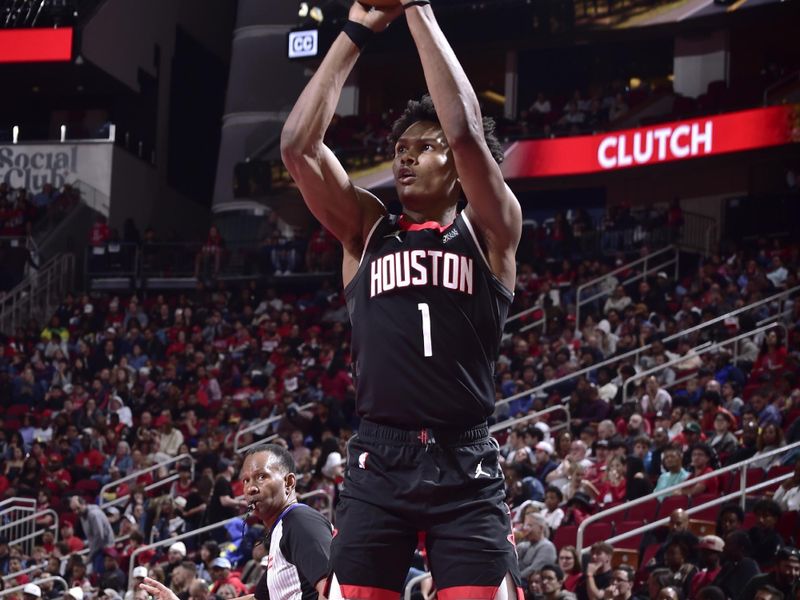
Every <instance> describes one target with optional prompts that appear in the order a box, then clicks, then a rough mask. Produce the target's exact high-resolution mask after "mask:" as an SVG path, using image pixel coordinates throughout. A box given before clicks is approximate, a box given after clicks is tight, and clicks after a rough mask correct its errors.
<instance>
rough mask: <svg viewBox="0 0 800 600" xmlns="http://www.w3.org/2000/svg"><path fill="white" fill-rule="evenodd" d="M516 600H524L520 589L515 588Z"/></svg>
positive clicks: (523, 594)
mask: <svg viewBox="0 0 800 600" xmlns="http://www.w3.org/2000/svg"><path fill="white" fill-rule="evenodd" d="M517 600H525V593H524V592H523V591H522V588H521V587H518V588H517Z"/></svg>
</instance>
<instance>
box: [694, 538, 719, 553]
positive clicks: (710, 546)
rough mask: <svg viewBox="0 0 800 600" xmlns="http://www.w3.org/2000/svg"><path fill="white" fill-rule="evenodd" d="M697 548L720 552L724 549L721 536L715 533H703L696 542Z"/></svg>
mask: <svg viewBox="0 0 800 600" xmlns="http://www.w3.org/2000/svg"><path fill="white" fill-rule="evenodd" d="M697 548H698V549H699V550H713V551H714V552H722V551H723V550H724V549H725V542H724V541H723V539H722V538H721V537H718V536H716V535H705V536H703V537H701V538H700V540H699V541H698V542H697Z"/></svg>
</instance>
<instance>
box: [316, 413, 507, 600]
mask: <svg viewBox="0 0 800 600" xmlns="http://www.w3.org/2000/svg"><path fill="white" fill-rule="evenodd" d="M498 457H499V448H498V446H497V442H496V441H495V440H494V439H493V438H491V437H489V431H488V428H487V427H486V425H480V426H477V427H474V428H472V429H468V430H464V431H458V432H443V431H437V430H430V429H424V430H418V431H409V430H404V429H397V428H394V427H386V426H383V425H377V424H375V423H371V422H369V421H365V420H362V421H361V426H360V427H359V431H358V434H357V435H356V436H354V437H353V438H352V439H351V440H350V442H349V446H348V456H347V469H346V471H345V482H344V488H343V490H342V493H341V495H340V501H339V505H338V507H337V510H336V530H335V532H334V538H333V543H332V546H331V567H332V571H333V574H334V575H335V576H336V578H337V581H338V583H339V585H340V587H341V590H342V594H343V596H344V597H346V598H368V599H370V600H389V599H391V600H396V599H397V598H398V595H399V593H400V592H401V590H402V587H403V583H404V581H405V579H406V575H407V574H408V570H409V565H410V562H411V558H412V555H413V553H414V550H415V549H416V547H417V544H418V541H419V540H420V539H423V540H424V544H425V548H426V551H427V558H428V562H429V566H430V570H431V573H432V575H433V581H434V584H435V586H436V589H437V590H438V598H439V599H440V600H467V599H474V600H490V599H491V598H493V597H494V594H495V592H496V590H497V588H498V587H499V586H500V584H501V583H503V581H504V579H505V577H506V574H508V573H510V574H511V576H512V577H513V579H514V583H515V585H516V587H517V596H518V598H522V597H523V595H522V587H521V580H520V576H519V568H518V564H517V555H516V549H515V547H514V536H513V534H512V532H511V523H510V519H509V510H508V506H507V505H506V504H505V490H504V485H503V472H502V470H501V469H500V465H499V461H498Z"/></svg>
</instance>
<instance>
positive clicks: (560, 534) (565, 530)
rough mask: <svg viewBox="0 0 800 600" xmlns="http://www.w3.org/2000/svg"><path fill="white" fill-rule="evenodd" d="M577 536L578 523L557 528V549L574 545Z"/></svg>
mask: <svg viewBox="0 0 800 600" xmlns="http://www.w3.org/2000/svg"><path fill="white" fill-rule="evenodd" d="M577 537H578V527H577V526H576V525H562V526H561V527H559V528H558V529H556V532H555V534H554V535H553V544H554V545H555V547H556V549H557V550H561V549H562V548H563V547H564V546H574V545H575V540H576V538H577Z"/></svg>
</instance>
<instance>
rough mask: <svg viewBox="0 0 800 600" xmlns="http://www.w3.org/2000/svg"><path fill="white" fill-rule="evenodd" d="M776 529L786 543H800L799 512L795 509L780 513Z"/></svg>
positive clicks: (795, 544)
mask: <svg viewBox="0 0 800 600" xmlns="http://www.w3.org/2000/svg"><path fill="white" fill-rule="evenodd" d="M776 529H777V531H778V533H780V534H781V537H782V538H783V541H784V542H786V544H787V545H790V544H792V545H794V546H797V544H800V513H798V512H797V511H796V510H787V511H786V512H785V513H783V514H782V515H781V520H780V521H778V526H777V527H776Z"/></svg>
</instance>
